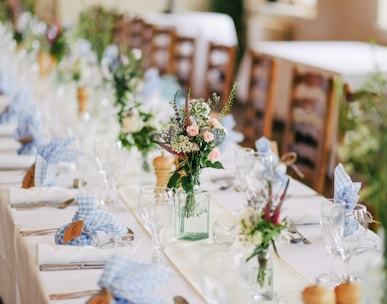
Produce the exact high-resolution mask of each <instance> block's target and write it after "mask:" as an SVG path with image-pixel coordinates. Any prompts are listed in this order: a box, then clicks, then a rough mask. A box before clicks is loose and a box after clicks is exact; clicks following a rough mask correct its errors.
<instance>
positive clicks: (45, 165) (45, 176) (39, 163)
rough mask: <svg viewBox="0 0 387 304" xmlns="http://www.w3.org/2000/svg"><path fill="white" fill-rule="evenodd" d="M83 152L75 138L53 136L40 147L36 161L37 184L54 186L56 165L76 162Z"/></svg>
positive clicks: (35, 177)
mask: <svg viewBox="0 0 387 304" xmlns="http://www.w3.org/2000/svg"><path fill="white" fill-rule="evenodd" d="M81 154H82V152H81V150H80V149H79V147H77V146H76V140H75V138H59V137H56V138H53V139H51V141H50V142H49V143H48V144H47V145H45V146H40V147H38V152H37V155H36V162H35V172H34V183H35V186H53V185H54V184H55V174H56V165H57V164H58V163H59V162H61V161H62V162H74V161H75V159H76V158H77V157H78V156H80V155H81Z"/></svg>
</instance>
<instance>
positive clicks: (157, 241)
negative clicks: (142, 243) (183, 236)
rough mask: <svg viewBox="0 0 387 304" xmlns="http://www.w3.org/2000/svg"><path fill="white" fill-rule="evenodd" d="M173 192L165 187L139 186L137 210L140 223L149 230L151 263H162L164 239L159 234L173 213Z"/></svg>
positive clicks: (166, 226) (163, 230) (164, 228)
mask: <svg viewBox="0 0 387 304" xmlns="http://www.w3.org/2000/svg"><path fill="white" fill-rule="evenodd" d="M173 203H174V200H173V192H172V190H171V189H169V188H166V187H158V186H156V187H154V186H146V187H143V188H141V190H140V194H139V198H138V212H139V216H140V218H141V221H142V223H143V224H144V226H145V228H146V229H147V230H148V231H149V233H150V234H151V237H152V242H153V248H154V250H153V255H152V260H151V262H152V263H155V264H161V263H162V252H163V251H164V248H165V246H164V240H163V239H162V236H161V234H162V233H163V232H165V231H166V230H168V226H169V224H170V221H171V219H172V214H173Z"/></svg>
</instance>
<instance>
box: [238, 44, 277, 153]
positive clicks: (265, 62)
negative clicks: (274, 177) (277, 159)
mask: <svg viewBox="0 0 387 304" xmlns="http://www.w3.org/2000/svg"><path fill="white" fill-rule="evenodd" d="M249 53H250V60H251V63H250V76H249V86H248V90H249V91H248V99H247V103H246V105H245V112H244V126H243V134H244V140H243V143H242V145H243V146H245V147H249V148H255V141H256V140H257V139H258V138H259V137H261V136H265V137H266V138H268V139H270V138H271V137H272V128H273V116H274V105H275V93H276V87H277V76H278V64H279V63H278V60H277V59H274V58H272V57H269V56H267V55H264V54H261V53H258V52H256V51H254V50H249Z"/></svg>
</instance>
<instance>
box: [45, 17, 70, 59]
mask: <svg viewBox="0 0 387 304" xmlns="http://www.w3.org/2000/svg"><path fill="white" fill-rule="evenodd" d="M46 39H47V43H48V48H49V53H50V55H51V56H52V57H53V58H55V60H56V62H57V63H60V62H61V61H62V60H63V58H64V57H65V56H66V54H67V51H68V46H67V42H66V33H65V30H64V29H63V28H62V27H61V26H59V24H52V25H50V26H49V27H48V28H47V30H46Z"/></svg>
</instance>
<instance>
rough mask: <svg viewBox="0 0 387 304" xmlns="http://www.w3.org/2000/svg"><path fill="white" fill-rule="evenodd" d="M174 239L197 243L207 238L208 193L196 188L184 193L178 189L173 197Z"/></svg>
mask: <svg viewBox="0 0 387 304" xmlns="http://www.w3.org/2000/svg"><path fill="white" fill-rule="evenodd" d="M175 204H176V205H175V206H176V238H177V239H179V240H189V241H197V240H202V239H207V238H208V236H209V214H210V213H209V211H210V193H209V192H208V191H206V190H203V189H200V188H197V189H195V190H194V191H193V192H186V191H184V190H183V189H181V188H179V189H177V190H176V195H175Z"/></svg>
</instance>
